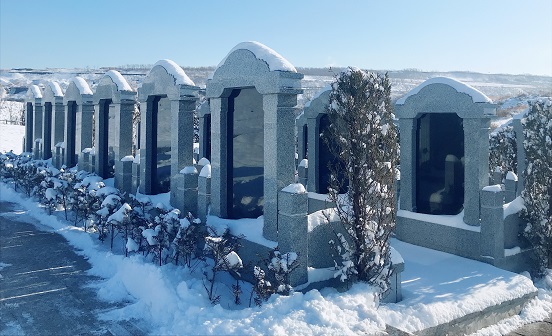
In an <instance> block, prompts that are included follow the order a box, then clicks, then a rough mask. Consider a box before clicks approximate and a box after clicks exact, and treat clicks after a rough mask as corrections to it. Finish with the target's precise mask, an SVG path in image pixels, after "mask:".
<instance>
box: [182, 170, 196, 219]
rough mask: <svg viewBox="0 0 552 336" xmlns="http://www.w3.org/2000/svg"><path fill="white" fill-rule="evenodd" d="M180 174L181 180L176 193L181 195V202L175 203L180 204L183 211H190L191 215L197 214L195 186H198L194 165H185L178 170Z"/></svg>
mask: <svg viewBox="0 0 552 336" xmlns="http://www.w3.org/2000/svg"><path fill="white" fill-rule="evenodd" d="M180 174H181V175H183V176H182V180H181V181H182V182H181V184H180V183H179V187H180V186H181V188H179V190H178V193H179V194H180V195H179V197H180V196H181V197H182V202H178V203H177V205H179V206H182V209H179V210H180V211H182V212H183V213H185V214H186V213H188V212H191V213H192V215H194V216H197V186H198V181H197V179H198V173H197V169H196V168H195V167H194V166H188V167H185V168H184V169H182V170H181V171H180Z"/></svg>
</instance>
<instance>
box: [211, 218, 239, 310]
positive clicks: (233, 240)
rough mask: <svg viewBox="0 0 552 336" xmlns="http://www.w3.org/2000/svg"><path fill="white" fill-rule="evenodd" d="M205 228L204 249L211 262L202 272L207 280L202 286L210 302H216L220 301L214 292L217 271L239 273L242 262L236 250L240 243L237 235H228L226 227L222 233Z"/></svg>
mask: <svg viewBox="0 0 552 336" xmlns="http://www.w3.org/2000/svg"><path fill="white" fill-rule="evenodd" d="M207 229H208V232H209V235H208V236H207V237H205V251H206V254H207V255H208V256H210V257H211V258H212V259H213V264H212V267H211V268H210V269H206V270H205V272H204V275H205V278H206V280H207V282H209V285H207V284H204V287H205V290H206V291H207V295H208V296H209V300H210V301H211V303H213V304H217V303H218V302H219V301H220V295H216V293H215V281H216V276H217V273H218V272H220V271H228V272H232V273H234V274H235V275H237V276H239V275H240V274H239V273H238V270H240V269H241V268H243V263H242V260H241V258H240V256H239V255H238V253H237V251H238V250H239V248H240V247H241V245H240V243H239V241H238V238H237V237H234V236H232V235H230V233H229V232H228V229H225V230H224V231H223V232H222V234H218V232H217V230H215V229H214V228H211V227H207Z"/></svg>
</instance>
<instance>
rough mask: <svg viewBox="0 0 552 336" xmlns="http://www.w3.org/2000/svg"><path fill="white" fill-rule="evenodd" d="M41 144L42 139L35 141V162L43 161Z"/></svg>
mask: <svg viewBox="0 0 552 336" xmlns="http://www.w3.org/2000/svg"><path fill="white" fill-rule="evenodd" d="M41 143H42V139H40V138H38V139H35V141H34V144H35V145H34V148H33V149H34V153H33V158H34V159H35V160H40V159H42V155H41Z"/></svg>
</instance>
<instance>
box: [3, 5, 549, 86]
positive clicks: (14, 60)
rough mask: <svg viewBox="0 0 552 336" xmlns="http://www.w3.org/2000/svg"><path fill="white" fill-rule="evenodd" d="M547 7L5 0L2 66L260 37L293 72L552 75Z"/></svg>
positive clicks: (135, 59) (198, 59) (101, 62)
mask: <svg viewBox="0 0 552 336" xmlns="http://www.w3.org/2000/svg"><path fill="white" fill-rule="evenodd" d="M551 13H552V1H550V0H526V1H519V0H518V1H510V0H477V1H476V0H459V1H450V0H447V1H443V0H440V1H430V0H420V1H407V0H403V1H392V0H390V1H368V0H363V1H361V0H358V1H346V0H345V1H341V0H340V1H337V0H333V1H326V0H317V1H314V0H313V1H310V0H303V1H300V0H295V1H291V0H274V1H264V0H254V1H251V0H233V1H222V0H220V1H214V0H195V1H186V0H155V1H154V0H149V1H146V0H48V1H45V0H0V67H1V68H4V69H5V68H13V67H32V68H44V67H87V66H89V67H100V66H118V65H125V64H153V63H155V62H156V61H157V60H159V59H163V58H169V59H172V60H174V61H175V62H177V63H178V64H180V65H183V66H207V65H217V64H218V63H219V62H220V61H221V60H222V59H223V58H224V56H226V54H227V53H228V51H230V49H232V48H233V47H234V46H235V45H236V44H238V43H239V42H242V41H251V40H255V41H259V42H261V43H263V44H265V45H267V46H269V47H270V48H272V49H274V50H276V51H277V52H278V53H280V54H281V55H282V56H284V57H285V58H286V59H288V60H289V61H290V62H291V63H292V64H293V65H295V66H311V67H326V66H330V65H333V66H348V65H353V66H357V67H360V68H365V69H376V70H400V69H406V68H417V69H421V70H425V71H452V70H461V71H463V70H465V71H476V72H483V73H510V74H521V73H530V74H538V75H548V76H552V17H551Z"/></svg>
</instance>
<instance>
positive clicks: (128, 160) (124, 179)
mask: <svg viewBox="0 0 552 336" xmlns="http://www.w3.org/2000/svg"><path fill="white" fill-rule="evenodd" d="M133 161H134V157H133V156H132V155H128V156H125V157H123V158H122V159H121V168H122V169H121V170H122V173H121V175H119V176H120V177H121V182H120V186H121V191H123V192H125V193H127V194H135V193H136V190H133V189H132V162H133Z"/></svg>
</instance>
